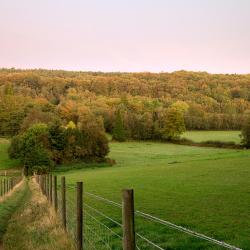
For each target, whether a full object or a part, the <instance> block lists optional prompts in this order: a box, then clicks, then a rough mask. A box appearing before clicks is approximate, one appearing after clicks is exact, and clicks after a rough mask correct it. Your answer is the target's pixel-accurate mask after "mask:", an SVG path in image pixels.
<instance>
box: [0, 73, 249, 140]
mask: <svg viewBox="0 0 250 250" xmlns="http://www.w3.org/2000/svg"><path fill="white" fill-rule="evenodd" d="M249 113H250V75H238V74H225V75H223V74H209V73H206V72H188V71H177V72H173V73H148V72H143V73H102V72H73V71H62V70H42V69H38V70H18V69H14V68H13V69H1V70H0V135H2V136H13V135H16V134H18V133H19V132H20V131H22V130H25V128H27V127H28V126H30V124H32V123H35V122H36V121H37V122H43V123H48V122H49V121H52V120H55V119H57V118H58V119H60V120H61V122H62V123H63V124H65V125H66V124H68V123H69V122H70V121H72V122H73V123H74V124H76V125H79V124H82V123H85V122H86V119H87V120H88V117H92V118H93V117H95V119H96V121H97V123H99V124H100V126H103V128H104V129H105V131H106V132H108V133H116V130H117V128H115V127H118V128H119V126H120V127H122V128H121V129H123V130H124V133H123V135H122V137H125V138H131V139H142V140H147V139H164V138H165V139H169V138H170V139H171V138H174V137H175V136H176V135H179V134H180V133H181V132H183V131H184V130H185V129H187V130H239V129H241V126H242V123H243V121H244V119H245V117H246V116H247V115H248V114H249ZM176 128H177V130H178V131H175V129H176ZM125 138H124V139H125ZM121 139H123V138H121Z"/></svg>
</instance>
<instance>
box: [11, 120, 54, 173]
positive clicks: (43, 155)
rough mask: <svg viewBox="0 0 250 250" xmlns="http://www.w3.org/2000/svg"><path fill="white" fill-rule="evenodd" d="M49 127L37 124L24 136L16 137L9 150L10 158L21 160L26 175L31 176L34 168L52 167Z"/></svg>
mask: <svg viewBox="0 0 250 250" xmlns="http://www.w3.org/2000/svg"><path fill="white" fill-rule="evenodd" d="M48 146H49V144H48V127H47V125H45V124H42V123H40V124H35V125H33V126H32V127H31V128H29V129H28V130H27V131H26V132H25V133H24V134H22V135H19V136H18V137H14V138H13V139H12V142H11V146H10V148H9V155H10V157H16V158H20V160H21V162H22V163H23V165H24V168H25V173H26V174H30V173H31V172H32V168H33V167H34V166H48V167H50V166H52V165H53V163H52V161H51V159H50V152H49V150H48V148H49V147H48Z"/></svg>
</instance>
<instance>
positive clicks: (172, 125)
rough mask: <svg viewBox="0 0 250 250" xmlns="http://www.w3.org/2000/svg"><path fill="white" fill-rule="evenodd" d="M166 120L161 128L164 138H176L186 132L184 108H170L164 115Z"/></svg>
mask: <svg viewBox="0 0 250 250" xmlns="http://www.w3.org/2000/svg"><path fill="white" fill-rule="evenodd" d="M163 118H164V121H163V126H162V129H161V133H162V138H163V139H167V140H175V139H177V138H179V136H180V135H181V134H182V133H183V132H185V123H184V117H183V113H182V110H178V109H177V108H176V107H171V108H169V109H168V110H167V111H166V113H165V114H164V115H163Z"/></svg>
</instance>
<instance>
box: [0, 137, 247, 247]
mask: <svg viewBox="0 0 250 250" xmlns="http://www.w3.org/2000/svg"><path fill="white" fill-rule="evenodd" d="M7 147H8V141H6V140H1V145H0V148H1V150H2V151H1V166H4V167H6V166H7V167H8V168H9V167H11V166H13V167H16V166H18V163H17V162H16V161H11V160H9V159H8V156H7ZM109 157H110V158H112V159H115V160H116V162H117V163H116V164H115V165H114V166H107V165H106V164H80V163H78V164H71V165H63V166H59V167H57V169H56V171H55V173H54V174H57V175H59V176H62V175H64V176H66V182H67V186H68V187H69V190H68V198H69V199H72V200H73V199H74V197H75V194H74V191H73V190H74V189H73V187H74V186H75V182H76V181H83V182H84V189H85V191H87V192H91V193H93V194H97V195H100V196H102V197H105V198H108V199H110V200H113V201H115V202H118V203H121V190H122V189H123V188H133V189H134V191H135V208H136V210H139V211H142V212H146V213H149V214H151V215H154V216H156V217H158V218H161V219H164V220H167V221H170V222H172V223H175V224H177V225H180V226H184V227H186V228H189V229H192V230H194V231H196V232H199V233H203V234H205V235H207V236H210V237H213V238H215V239H218V240H221V241H225V242H227V243H230V244H233V245H235V246H238V247H241V248H243V249H250V237H249V235H250V206H249V200H250V193H249V190H250V182H249V178H250V164H249V160H250V151H249V150H233V149H218V148H206V147H193V146H183V145H174V144H166V143H156V142H124V143H115V142H112V143H110V154H109ZM59 184H60V182H59ZM85 199H88V201H89V202H92V204H93V206H95V207H96V208H101V209H102V211H104V212H105V214H107V215H109V216H112V217H114V218H115V219H116V220H118V221H120V220H121V211H119V209H118V210H117V209H116V208H115V209H114V208H112V207H110V206H104V205H103V204H102V203H100V202H99V203H98V202H96V201H93V200H92V201H90V200H89V198H87V197H85ZM68 209H69V210H70V205H69V207H68ZM73 211H75V210H73ZM73 216H74V212H73V214H69V217H73ZM135 222H136V230H137V232H140V233H141V234H143V235H146V236H147V237H148V238H149V239H151V240H153V241H155V242H156V243H157V244H159V245H160V246H161V247H162V248H163V249H221V248H219V247H216V246H214V245H213V244H211V243H208V242H205V241H203V240H199V239H195V238H193V237H191V236H187V235H185V234H183V233H181V232H178V231H176V230H173V229H169V228H165V227H159V226H158V225H156V224H154V223H148V222H146V221H142V220H140V219H139V218H137V217H136V221H135ZM113 226H114V225H113ZM113 229H114V230H116V228H115V227H114V228H113ZM116 244H117V242H115V245H114V246H113V248H112V249H116V250H117V249H119V248H118V247H117V246H118V245H116ZM141 249H151V248H148V247H147V246H144V247H142V248H141Z"/></svg>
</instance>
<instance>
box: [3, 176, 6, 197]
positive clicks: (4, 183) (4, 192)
mask: <svg viewBox="0 0 250 250" xmlns="http://www.w3.org/2000/svg"><path fill="white" fill-rule="evenodd" d="M5 194H6V179H4V180H3V195H5Z"/></svg>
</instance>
